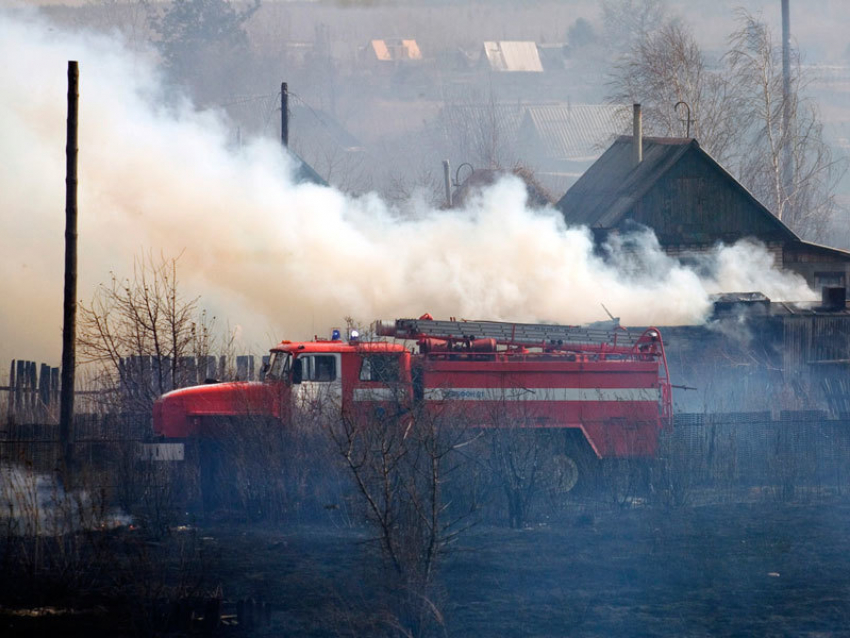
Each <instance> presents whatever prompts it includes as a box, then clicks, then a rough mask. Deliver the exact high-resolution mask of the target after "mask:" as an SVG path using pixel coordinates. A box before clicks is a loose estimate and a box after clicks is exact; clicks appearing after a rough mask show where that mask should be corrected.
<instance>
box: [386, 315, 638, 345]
mask: <svg viewBox="0 0 850 638" xmlns="http://www.w3.org/2000/svg"><path fill="white" fill-rule="evenodd" d="M608 325H609V326H610V327H601V326H598V325H590V326H560V325H555V324H545V323H511V322H506V321H439V320H434V319H396V321H395V323H394V324H391V323H387V322H381V321H379V322H378V324H377V329H376V332H377V334H378V335H380V336H384V337H396V338H398V339H422V338H427V337H431V338H435V339H448V340H474V339H495V340H496V343H499V344H502V345H516V346H532V347H553V346H554V347H557V346H570V345H576V346H578V345H603V344H609V345H611V346H613V347H621V348H631V347H633V346H635V345H636V344H637V343H638V342H639V341H640V339H641V338H642V337H643V334H632V333H630V332H629V331H628V330H626V329H625V328H623V327H621V326H619V325H615V324H614V323H613V322H610V323H609V324H608Z"/></svg>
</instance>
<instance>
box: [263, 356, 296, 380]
mask: <svg viewBox="0 0 850 638" xmlns="http://www.w3.org/2000/svg"><path fill="white" fill-rule="evenodd" d="M291 361H292V356H291V355H290V354H289V353H288V352H272V353H271V360H270V361H269V371H268V372H267V373H266V379H269V380H271V381H280V380H281V379H285V378H286V375H287V373H288V372H289V367H290V365H292V364H291Z"/></svg>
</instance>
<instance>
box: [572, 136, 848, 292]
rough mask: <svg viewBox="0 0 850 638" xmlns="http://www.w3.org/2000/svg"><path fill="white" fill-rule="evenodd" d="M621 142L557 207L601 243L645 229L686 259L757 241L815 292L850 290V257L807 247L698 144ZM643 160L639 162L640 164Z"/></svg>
mask: <svg viewBox="0 0 850 638" xmlns="http://www.w3.org/2000/svg"><path fill="white" fill-rule="evenodd" d="M638 140H640V141H642V144H641V143H640V142H638V144H640V147H641V152H640V153H638V149H637V148H636V142H635V138H634V137H633V136H621V137H619V138H618V139H617V140H616V141H615V142H614V143H613V144H612V145H611V146H610V147H609V148H608V150H606V151H605V152H604V153H603V154H602V156H601V157H600V158H599V159H598V160H597V161H596V162H595V163H594V164H593V165H592V166H591V167H590V168H589V169H588V170H587V171H586V172H585V173H584V174H583V175H582V176H581V177H580V178H579V179H578V181H576V183H575V184H574V185H573V186H572V187H571V188H570V189H569V190H568V191H567V192H566V194H565V195H564V196H563V197H562V198H561V200H560V201H559V202H558V204H557V207H558V209H559V210H560V211H561V212H562V213H563V215H564V218H565V220H566V221H567V223H568V224H571V225H583V226H587V227H589V228H590V229H591V230H592V231H593V233H594V235H595V237H596V238H597V241H599V242H602V241H604V240H605V238H606V237H607V236H608V235H610V234H611V233H618V232H622V231H624V230H626V229H628V228H629V227H630V226H634V225H635V224H639V225H642V226H646V227H649V228H651V229H652V230H653V231H654V232H655V234H656V236H657V237H658V241H659V243H660V244H661V246H662V248H663V249H664V250H665V251H666V252H667V253H668V254H670V255H675V256H680V255H683V254H686V253H695V252H700V251H706V250H710V249H712V248H713V247H714V246H715V245H717V243H718V242H723V243H726V244H731V243H734V242H735V241H737V240H739V239H744V238H751V239H756V240H758V241H760V242H762V243H763V244H764V245H765V246H766V247H767V249H768V250H769V251H770V252H771V253H772V254H773V255H774V257H775V259H776V263H777V264H778V265H779V266H780V267H782V268H784V269H787V270H792V271H795V272H798V273H800V274H801V275H802V276H803V277H804V278H805V279H806V281H807V282H808V284H809V286H811V287H812V288H814V289H816V290H817V289H819V288H822V287H824V286H840V287H843V288H845V289H846V288H847V284H848V281H850V252H848V251H845V250H839V249H835V248H829V247H827V246H820V245H818V244H813V243H811V242H806V241H803V240H802V239H800V238H799V237H798V236H797V235H796V234H795V233H794V232H793V231H792V230H791V229H790V228H788V227H787V226H786V225H785V224H783V223H782V222H781V221H780V220H779V219H777V218H776V217H775V216H774V215H773V214H772V213H771V212H770V211H769V210H768V209H767V208H766V207H765V206H764V205H763V204H762V203H761V202H759V201H758V200H757V199H756V198H755V197H754V196H753V195H752V193H750V192H749V191H748V190H747V189H746V188H744V187H743V186H742V185H741V184H740V183H739V182H738V181H737V180H736V179H735V178H734V177H732V175H730V174H729V172H728V171H726V170H725V169H724V168H723V167H722V166H721V165H720V164H718V163H717V161H716V160H714V158H712V157H711V155H709V154H708V153H706V152H705V150H703V149H702V148H701V147H700V145H699V143H698V142H697V141H696V140H695V139H691V138H658V137H646V138H640V137H639V138H638ZM638 157H640V160H638V159H637V158H638Z"/></svg>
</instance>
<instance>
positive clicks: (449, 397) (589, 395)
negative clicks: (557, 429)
mask: <svg viewBox="0 0 850 638" xmlns="http://www.w3.org/2000/svg"><path fill="white" fill-rule="evenodd" d="M398 396H399V395H397V394H396V391H395V390H393V389H392V388H356V389H355V390H354V400H355V401H394V400H396V399H397V398H398ZM425 400H426V401H656V402H657V401H660V400H661V389H660V388H507V389H505V390H500V389H496V388H425Z"/></svg>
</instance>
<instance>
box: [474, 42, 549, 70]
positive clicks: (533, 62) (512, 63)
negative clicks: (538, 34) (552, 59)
mask: <svg viewBox="0 0 850 638" xmlns="http://www.w3.org/2000/svg"><path fill="white" fill-rule="evenodd" d="M484 55H485V56H487V61H488V62H489V63H490V68H491V69H492V70H493V71H520V72H523V71H524V72H532V73H542V72H543V64H542V63H541V62H540V53H539V52H538V51H537V45H536V44H535V43H534V42H531V41H527V42H522V41H512V40H500V41H498V42H494V41H488V42H485V43H484Z"/></svg>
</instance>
